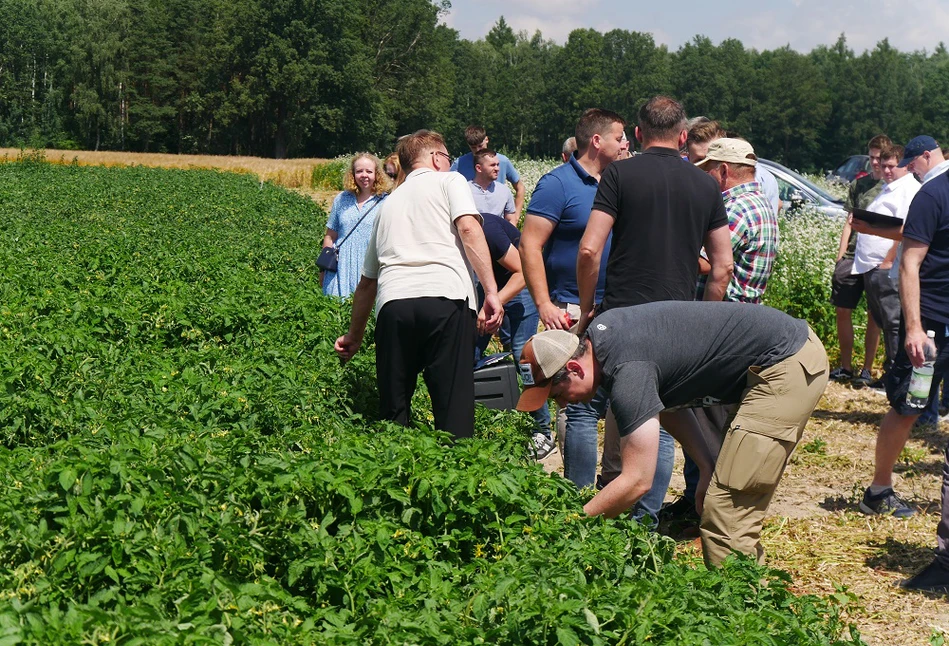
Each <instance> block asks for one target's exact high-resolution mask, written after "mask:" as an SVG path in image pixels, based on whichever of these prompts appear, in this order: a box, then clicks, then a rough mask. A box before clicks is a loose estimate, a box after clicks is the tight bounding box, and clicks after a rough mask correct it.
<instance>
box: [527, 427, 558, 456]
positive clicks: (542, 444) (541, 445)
mask: <svg viewBox="0 0 949 646" xmlns="http://www.w3.org/2000/svg"><path fill="white" fill-rule="evenodd" d="M531 446H533V447H534V459H536V460H543V459H544V458H546V457H547V456H548V455H550V454H551V453H553V452H554V451H556V450H557V447H556V446H555V445H554V443H553V442H552V441H551V440H550V438H549V437H547V436H546V435H544V434H543V433H534V435H533V437H531Z"/></svg>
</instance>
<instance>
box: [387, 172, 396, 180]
mask: <svg viewBox="0 0 949 646" xmlns="http://www.w3.org/2000/svg"><path fill="white" fill-rule="evenodd" d="M386 175H388V176H389V179H395V178H396V177H398V176H399V174H398V173H390V172H386Z"/></svg>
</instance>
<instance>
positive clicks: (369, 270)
mask: <svg viewBox="0 0 949 646" xmlns="http://www.w3.org/2000/svg"><path fill="white" fill-rule="evenodd" d="M396 152H398V154H399V162H400V163H401V164H402V168H403V169H405V170H406V172H408V175H407V176H406V178H405V181H404V182H403V183H402V184H401V185H400V186H399V187H398V188H397V189H396V190H395V191H393V192H392V195H390V196H389V197H388V198H387V199H386V202H385V204H384V205H383V207H382V210H381V212H380V213H379V215H378V216H376V220H375V223H374V225H373V229H372V237H371V238H370V240H369V247H368V249H367V250H366V260H365V263H364V264H363V270H362V278H361V279H360V281H359V285H358V286H357V288H356V292H355V294H354V296H353V314H352V320H351V321H350V324H349V331H348V332H347V333H346V334H345V335H343V336H341V337H339V339H337V340H336V353H337V354H338V355H339V356H340V358H341V359H342V360H343V361H347V360H349V359H350V358H351V357H352V356H353V355H354V354H355V353H356V352H357V351H358V350H359V347H360V345H362V338H363V334H364V332H365V330H366V322H367V320H368V319H369V313H370V311H371V310H372V304H373V302H375V305H376V331H375V341H376V381H377V382H378V387H379V409H380V411H379V412H380V414H381V416H382V417H383V418H384V419H390V420H392V421H395V422H398V423H400V424H402V425H403V426H408V425H409V423H410V420H411V411H410V405H411V402H412V394H413V393H414V392H415V385H416V382H417V380H418V375H419V373H420V372H423V373H424V377H425V383H426V385H427V386H428V391H429V394H430V395H431V398H432V413H433V415H434V418H435V428H438V429H441V430H444V431H448V432H450V433H452V434H453V435H454V436H455V437H456V438H464V437H471V436H472V435H473V434H474V373H473V371H472V366H471V358H472V357H473V356H474V343H475V328H476V319H475V312H476V310H477V302H478V301H477V298H476V297H475V291H474V283H473V281H472V275H471V270H472V269H474V271H475V273H477V275H478V278H479V279H480V281H481V285H482V286H483V287H484V294H485V297H484V306H483V307H482V309H481V311H480V312H479V313H478V315H477V330H478V332H480V333H482V334H485V333H493V332H494V331H496V330H497V328H498V326H499V325H500V323H501V317H502V315H503V310H502V309H501V302H500V300H499V298H498V290H497V284H496V283H495V280H494V271H493V269H492V267H491V256H490V252H489V251H488V245H487V242H486V241H485V238H484V232H483V231H482V229H481V215H480V214H479V213H478V209H477V208H476V207H475V204H474V200H473V199H472V197H471V190H470V189H469V188H468V183H467V182H466V181H465V179H464V177H462V176H461V175H459V174H458V173H449V172H448V170H449V167H450V165H451V158H450V157H449V156H448V151H447V149H446V148H445V140H444V139H443V138H442V136H441V135H440V134H438V133H437V132H432V131H430V130H419V131H418V132H416V133H414V134H411V135H408V136H407V137H404V138H403V139H402V140H400V141H399V144H398V146H397V149H396Z"/></svg>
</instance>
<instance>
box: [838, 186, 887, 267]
mask: <svg viewBox="0 0 949 646" xmlns="http://www.w3.org/2000/svg"><path fill="white" fill-rule="evenodd" d="M884 188H886V182H884V181H883V180H882V179H873V175H864V176H863V177H861V178H859V179H855V180H853V181H852V182H850V188H849V189H848V190H847V199H846V200H844V208H845V209H847V213H853V210H854V209H863V210H866V209H867V207H868V206H870V203H871V202H873V200H875V199H876V198H877V196H878V195H879V194H880V193H882V192H883V189H884ZM856 249H857V232H856V231H854V230H852V229H851V231H850V239H849V240H847V252H846V253H845V254H844V258H849V259H851V260H852V259H853V255H854V252H855V251H856Z"/></svg>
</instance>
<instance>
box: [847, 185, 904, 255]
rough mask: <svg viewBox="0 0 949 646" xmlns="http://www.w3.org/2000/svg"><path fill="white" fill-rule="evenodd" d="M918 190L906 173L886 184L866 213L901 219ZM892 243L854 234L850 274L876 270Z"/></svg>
mask: <svg viewBox="0 0 949 646" xmlns="http://www.w3.org/2000/svg"><path fill="white" fill-rule="evenodd" d="M918 190H919V182H917V181H916V178H915V177H914V176H913V174H912V173H906V175H904V176H903V177H901V178H899V179H897V180H894V181H892V182H890V183H889V184H887V185H886V186H885V187H884V188H883V191H882V192H881V193H880V194H879V195H877V196H876V198H875V199H874V200H873V201H872V202H871V203H870V204H869V206H867V210H868V211H873V212H874V213H882V214H883V215H889V216H892V217H895V218H899V219H900V220H905V219H906V214H907V213H908V212H909V205H910V203H911V202H912V201H913V198H914V197H915V196H916V192H917V191H918ZM894 244H895V243H894V242H893V241H892V240H890V239H888V238H881V237H880V236H875V235H870V234H866V233H858V234H857V248H856V251H855V252H854V256H853V269H852V270H851V273H854V274H865V273H867V272H868V271H870V270H871V269H875V268H876V267H879V266H880V263H882V262H883V259H884V258H885V257H886V254H887V253H888V252H889V251H890V249H891V248H892V247H893V245H894Z"/></svg>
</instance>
